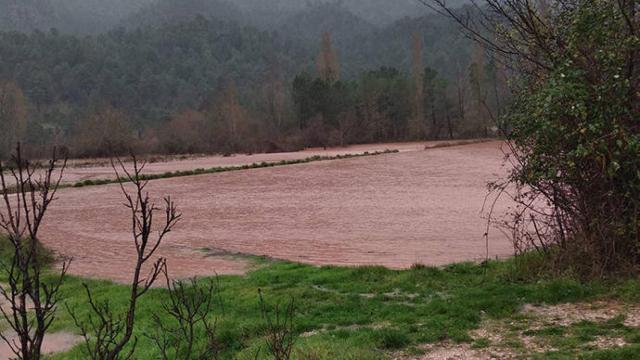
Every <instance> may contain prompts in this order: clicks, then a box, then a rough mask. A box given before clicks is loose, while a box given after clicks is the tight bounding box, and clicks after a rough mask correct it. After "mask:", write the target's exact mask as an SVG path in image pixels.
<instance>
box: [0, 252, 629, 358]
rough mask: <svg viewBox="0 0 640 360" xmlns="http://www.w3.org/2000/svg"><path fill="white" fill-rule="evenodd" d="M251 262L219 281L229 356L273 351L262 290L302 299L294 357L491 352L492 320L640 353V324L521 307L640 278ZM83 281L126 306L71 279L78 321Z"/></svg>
mask: <svg viewBox="0 0 640 360" xmlns="http://www.w3.org/2000/svg"><path fill="white" fill-rule="evenodd" d="M0 244H2V242H0ZM1 249H2V247H0V250H1ZM8 254H9V252H8V251H7V250H6V249H5V250H3V251H1V252H0V258H2V259H5V261H6V259H7V257H8ZM251 259H253V260H252V261H254V262H255V263H256V265H257V266H256V267H255V269H254V270H253V271H251V272H249V273H248V274H247V275H245V276H221V277H219V278H218V279H217V281H218V282H219V292H218V294H217V295H218V297H217V300H216V306H215V310H214V311H213V312H212V313H211V318H212V319H217V329H218V334H217V336H218V341H219V342H220V343H221V344H222V346H223V352H222V358H223V359H255V358H256V357H255V354H256V353H257V352H258V351H260V354H261V356H260V357H258V358H260V359H267V358H268V357H266V348H265V333H266V325H265V324H264V322H263V320H262V318H261V313H260V306H259V302H258V291H259V290H261V291H262V293H263V294H264V297H265V299H266V301H267V303H268V304H269V305H270V306H271V307H273V306H275V304H283V305H284V304H286V303H288V301H290V299H291V298H294V299H295V304H296V309H297V311H296V316H295V332H296V334H297V335H301V336H300V337H299V338H298V339H297V341H296V344H295V351H294V354H295V358H296V359H389V358H391V356H392V355H393V354H394V353H397V352H398V351H404V352H407V353H420V351H421V350H420V345H423V344H427V343H438V342H441V341H449V342H452V343H456V342H459V343H469V344H470V346H471V347H472V348H473V349H485V348H488V347H491V346H494V345H495V344H492V341H491V340H490V339H487V338H476V339H475V340H474V339H473V338H472V336H471V334H470V332H471V331H472V330H474V329H477V328H478V327H479V326H480V325H481V323H482V322H483V321H487V320H488V321H496V322H501V323H503V324H509V325H508V326H507V327H506V328H507V330H506V331H505V336H504V341H503V344H501V345H500V346H506V347H510V348H513V349H515V351H516V352H522V351H526V350H527V349H526V346H524V344H523V343H522V342H521V341H520V339H518V338H517V337H514V336H510V333H517V332H521V333H524V334H525V335H527V336H531V337H535V338H536V339H537V340H540V341H543V342H545V343H548V344H550V345H551V346H552V347H553V349H554V350H553V351H552V352H549V353H546V354H539V357H540V358H552V359H573V358H576V356H577V355H579V357H582V358H587V359H618V358H621V359H624V358H628V359H632V358H638V357H639V356H640V329H636V328H631V327H627V326H625V325H624V318H622V317H618V318H614V319H611V320H608V321H603V322H588V321H582V322H578V323H574V324H572V325H569V326H560V325H557V324H555V325H554V324H550V325H549V326H547V327H544V328H536V329H529V328H528V324H529V322H528V318H527V316H525V315H523V314H522V313H521V312H520V309H521V307H522V306H523V305H524V304H536V305H541V304H556V303H566V302H579V301H580V302H582V301H595V300H606V299H612V300H617V301H619V302H623V303H627V304H636V303H640V283H638V281H637V280H636V279H628V280H620V281H617V282H612V281H608V282H588V283H585V282H579V281H576V280H573V279H571V278H548V279H545V278H539V279H528V278H527V277H526V276H520V275H519V274H518V271H519V270H518V268H516V267H515V266H514V264H515V262H514V261H513V260H506V261H493V262H489V263H486V264H482V265H478V264H471V263H461V264H453V265H450V266H446V267H442V268H434V267H426V266H414V267H412V268H411V269H408V270H401V271H400V270H389V269H386V268H383V267H373V266H370V267H355V268H343V267H331V266H326V267H314V266H308V265H302V264H297V263H289V262H282V261H272V260H268V259H264V258H251ZM1 277H2V276H0V278H1ZM518 279H520V280H518ZM209 280H211V279H201V281H209ZM0 281H1V279H0ZM83 283H87V284H88V285H89V286H90V287H91V289H92V291H93V292H94V295H95V297H96V299H98V300H100V301H104V300H109V301H110V302H111V305H112V307H113V309H114V311H115V312H123V311H124V309H125V308H126V306H127V299H128V292H129V290H128V287H127V286H124V285H118V284H114V283H112V282H109V281H97V280H89V279H82V278H77V277H68V278H67V280H66V282H65V284H64V286H63V288H62V293H61V297H62V298H63V299H64V300H63V301H62V304H61V305H63V304H65V303H66V304H67V305H69V306H70V307H71V308H73V309H74V310H75V311H76V313H77V315H78V316H79V317H80V318H82V319H87V318H88V316H89V314H90V311H89V306H88V304H87V298H86V295H85V292H84V289H83ZM165 299H166V290H164V289H152V290H151V291H150V292H149V293H148V294H147V295H146V296H145V297H143V298H142V299H141V302H140V303H139V308H138V312H137V328H136V332H135V335H136V336H137V337H138V347H137V351H136V356H135V358H137V359H154V358H158V355H159V354H158V352H157V350H156V349H155V347H154V345H153V344H152V342H151V340H150V339H149V338H147V337H146V336H145V334H150V333H152V332H153V330H154V329H155V325H154V323H153V321H152V316H153V314H161V313H162V311H163V310H162V304H163V302H164V301H165ZM51 331H53V332H55V331H70V332H76V331H77V330H76V328H75V326H74V325H73V321H72V319H71V317H70V315H69V314H68V313H67V311H66V310H65V307H64V306H60V307H59V309H58V311H57V317H56V320H55V321H54V323H53V325H52V328H51ZM602 335H607V336H611V337H619V338H624V339H625V340H626V342H627V343H628V344H629V345H628V346H626V347H624V348H621V349H610V350H598V349H596V348H594V347H592V346H589V343H590V342H591V341H593V340H594V339H595V338H596V337H598V336H602ZM83 350H84V348H83V346H82V345H80V346H77V347H76V348H74V349H72V350H71V351H70V352H68V353H64V354H56V355H54V356H52V357H50V358H51V359H84V358H86V355H84V354H83Z"/></svg>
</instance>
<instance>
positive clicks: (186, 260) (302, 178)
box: [41, 142, 511, 281]
mask: <svg viewBox="0 0 640 360" xmlns="http://www.w3.org/2000/svg"><path fill="white" fill-rule="evenodd" d="M500 147H501V143H499V142H490V143H482V144H474V145H466V146H457V147H449V148H437V149H431V150H428V151H406V152H403V153H397V154H388V155H381V156H376V157H366V158H357V159H347V160H336V161H328V162H317V163H308V164H302V165H291V166H284V167H278V168H264V169H255V170H247V171H234V172H228V173H220V174H212V175H200V176H190V177H183V178H174V179H165V180H156V181H152V182H151V183H150V184H149V187H148V189H149V191H151V193H152V194H158V195H159V194H162V195H171V196H172V198H173V199H174V200H175V201H176V203H177V204H179V206H180V209H181V210H182V212H183V213H184V221H183V222H182V223H180V225H179V226H178V228H177V229H176V231H175V232H174V233H172V234H171V236H170V237H169V238H168V239H167V241H166V243H165V244H164V246H163V247H162V248H161V251H160V252H161V255H162V256H165V257H167V258H168V261H169V266H170V267H171V272H172V274H174V275H176V276H180V277H185V276H191V275H209V274H212V273H214V272H217V273H241V272H242V271H243V270H244V269H245V268H246V265H247V264H246V262H245V261H243V260H239V259H233V258H229V257H227V256H206V254H205V252H203V251H201V250H200V249H203V248H210V249H218V250H224V251H227V252H231V253H248V254H256V255H268V256H272V257H276V258H282V259H288V260H293V261H300V262H305V263H310V264H337V265H365V264H368V265H370V264H377V265H384V266H388V267H392V268H405V267H408V266H411V265H412V264H414V263H418V262H419V263H424V264H430V265H441V264H445V263H450V262H454V261H463V260H474V259H480V258H482V257H483V256H484V254H485V242H484V240H483V234H484V232H485V225H486V222H485V220H484V219H483V218H482V216H481V214H480V211H481V209H482V205H483V202H484V198H485V194H486V183H487V182H488V181H491V180H495V179H496V178H497V176H498V175H500V174H502V173H503V172H504V169H503V168H502V167H501V164H502V159H503V154H502V152H501V150H500ZM506 205H507V204H506V203H504V202H503V203H499V204H498V211H503V210H504V209H505V207H506ZM49 215H50V216H49V218H48V219H47V221H46V223H45V227H44V228H43V231H42V232H41V233H42V234H43V241H44V242H45V245H46V246H48V247H50V248H52V249H54V250H55V251H57V252H59V253H62V254H65V255H67V256H71V257H73V258H74V263H73V265H72V267H71V273H73V274H76V275H83V276H92V277H103V278H110V279H114V280H118V281H128V280H129V276H130V275H129V272H130V268H131V264H132V262H133V258H132V257H131V256H130V254H131V247H132V243H131V240H130V234H129V233H128V218H127V213H126V209H124V208H123V207H122V196H121V194H120V193H119V192H118V189H117V187H116V186H114V185H107V186H96V187H88V188H81V189H71V188H69V189H64V190H62V191H61V192H60V194H59V201H58V202H57V203H56V204H55V206H53V207H52V208H51V212H50V214H49ZM509 254H511V246H510V244H509V243H508V241H506V239H505V238H503V237H501V236H500V234H499V232H498V231H494V232H493V238H492V242H491V246H490V255H491V256H498V255H509Z"/></svg>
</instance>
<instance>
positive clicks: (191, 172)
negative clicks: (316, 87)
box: [61, 149, 399, 188]
mask: <svg viewBox="0 0 640 360" xmlns="http://www.w3.org/2000/svg"><path fill="white" fill-rule="evenodd" d="M397 152H399V151H398V150H389V149H387V150H384V151H374V152H368V151H367V152H364V153H360V154H344V155H335V156H320V155H315V156H310V157H307V158H304V159H295V160H281V161H276V162H266V161H263V162H260V163H253V164H246V165H238V166H219V167H212V168H207V169H204V168H198V169H194V170H178V171H169V172H165V173H162V174H145V175H142V176H141V178H142V180H157V179H169V178H174V177H182V176H193V175H203V174H215V173H221V172H228V171H239V170H249V169H261V168H267V167H276V166H285V165H296V164H306V163H310V162H316V161H328V160H340V159H351V158H357V157H364V156H377V155H383V154H393V153H397ZM116 183H118V180H116V179H94V180H91V179H90V180H84V181H79V182H76V183H74V184H71V185H64V186H61V187H76V188H78V187H85V186H97V185H107V184H116Z"/></svg>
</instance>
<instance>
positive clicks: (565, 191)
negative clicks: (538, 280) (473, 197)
mask: <svg viewBox="0 0 640 360" xmlns="http://www.w3.org/2000/svg"><path fill="white" fill-rule="evenodd" d="M627 10H628V9H623V8H620V7H619V6H617V5H612V4H611V2H610V1H579V2H578V5H577V6H575V7H566V8H564V9H563V11H562V12H560V13H559V14H558V15H557V17H556V18H554V22H555V26H556V27H555V28H554V29H553V31H554V32H555V33H554V35H556V36H561V37H562V38H563V39H564V40H565V43H564V44H562V46H558V47H552V48H551V50H550V51H551V52H552V53H551V54H550V56H548V61H549V65H548V66H549V71H547V72H546V73H545V74H544V75H543V76H541V77H525V78H523V79H521V81H522V83H521V84H520V85H521V91H520V94H519V96H518V97H517V99H516V100H515V103H514V106H513V107H512V109H511V112H510V114H509V116H508V120H509V125H510V126H511V127H512V133H511V136H510V139H511V140H512V142H513V144H514V146H515V155H516V157H517V160H518V162H517V167H516V170H515V171H514V172H513V173H512V176H511V179H512V180H513V181H514V182H516V183H518V184H521V185H524V186H526V187H527V188H529V189H531V190H530V192H529V193H527V194H526V196H527V197H528V198H530V199H531V198H535V197H538V198H543V199H544V201H548V202H549V204H551V206H552V208H553V210H554V214H553V217H552V219H542V220H540V224H549V223H556V224H555V226H554V228H555V232H554V237H553V238H551V239H548V238H547V239H543V240H541V242H542V245H543V246H551V245H550V243H551V244H553V245H558V247H557V248H555V250H554V251H553V255H554V256H555V257H556V258H558V260H559V261H558V264H559V265H560V267H561V268H563V269H565V270H566V269H567V268H568V267H572V270H571V271H575V272H576V273H579V274H582V275H585V276H602V274H607V273H610V272H617V271H625V272H628V271H635V270H636V269H637V266H638V265H640V253H639V252H638V249H639V248H638V245H639V244H638V239H639V238H638V236H639V234H640V222H639V219H640V216H639V215H640V212H639V211H640V210H639V209H640V197H638V194H640V131H639V130H638V104H639V103H640V98H639V97H638V91H639V88H638V86H639V83H638V81H637V77H638V75H637V70H634V69H633V67H631V68H630V66H631V65H630V62H629V61H632V62H633V61H636V60H637V55H634V54H637V52H638V50H639V49H640V38H639V37H638V35H637V34H632V33H630V32H629V30H628V27H627V26H628V25H627V16H628V14H627V13H626V11H627ZM636 20H637V19H636ZM630 59H635V60H630ZM527 201H528V200H527ZM549 220H552V221H549ZM567 238H568V239H567ZM545 241H546V242H547V243H546V244H545V243H544V242H545Z"/></svg>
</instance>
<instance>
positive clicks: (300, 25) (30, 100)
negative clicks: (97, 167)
mask: <svg viewBox="0 0 640 360" xmlns="http://www.w3.org/2000/svg"><path fill="white" fill-rule="evenodd" d="M52 1H53V0H52ZM56 1H67V2H69V1H72V0H56ZM34 4H35V3H34ZM283 4H289V3H286V2H283ZM349 4H351V3H350V2H344V3H343V4H335V3H333V4H318V5H309V6H307V7H305V8H304V9H303V10H300V11H298V12H295V13H292V14H291V15H289V16H287V17H285V18H283V19H281V20H279V21H277V22H274V23H273V24H272V25H271V27H270V29H268V30H265V29H261V28H260V27H254V26H250V25H247V23H246V22H245V20H246V19H244V18H243V16H242V15H241V14H242V11H243V10H242V6H238V7H235V6H230V5H229V4H228V3H225V2H223V1H222V0H216V1H208V0H189V1H188V2H176V0H160V1H159V2H156V3H154V4H151V5H147V6H143V7H142V8H141V9H139V10H138V11H136V12H132V13H131V14H130V15H128V16H127V17H125V18H123V19H121V20H120V22H119V23H120V25H121V26H120V27H118V28H117V29H114V30H111V31H109V32H106V33H102V34H98V35H93V36H78V35H73V34H67V33H65V32H64V31H62V32H61V31H57V30H51V31H40V32H33V33H28V32H0V84H2V89H3V90H2V91H4V92H5V93H12V94H13V95H12V96H11V97H7V98H11V99H18V100H15V101H13V102H12V104H13V105H11V106H14V107H19V108H20V109H23V110H24V111H22V110H21V112H20V113H21V114H23V113H24V114H26V115H24V116H23V117H24V119H17V118H14V119H9V118H8V116H9V115H2V116H5V117H7V120H6V121H7V122H13V123H21V124H23V125H21V126H11V129H14V130H12V131H13V132H14V133H15V135H14V136H13V138H20V137H22V138H25V139H27V140H28V141H29V142H31V143H32V144H33V145H34V146H33V147H34V148H37V145H48V144H50V143H53V142H55V143H63V144H66V145H68V146H69V147H70V149H71V150H72V151H73V152H74V154H75V155H78V156H89V155H103V154H105V153H106V152H107V151H114V150H115V151H124V150H126V147H127V146H128V145H127V144H131V143H136V144H138V145H139V146H140V147H141V151H149V152H193V151H199V152H231V151H251V152H255V151H273V150H289V149H298V148H302V147H304V146H318V145H321V146H326V145H335V144H346V143H358V142H369V141H390V140H406V139H420V138H442V137H460V136H476V135H486V134H488V133H489V132H491V131H495V129H493V125H494V123H492V122H491V119H492V118H494V117H495V115H496V114H498V113H499V112H500V109H501V107H503V106H504V101H502V103H501V101H500V100H501V98H502V97H503V96H501V94H502V92H504V88H505V79H504V75H505V74H504V70H503V69H500V68H499V67H498V66H497V64H496V63H494V62H493V61H492V60H491V59H490V58H488V57H487V56H486V55H485V54H484V53H483V52H482V51H481V50H479V49H476V50H475V51H474V49H473V46H472V44H471V42H469V41H468V40H467V39H466V38H464V37H461V36H460V35H459V33H458V32H457V31H456V26H455V25H454V24H453V23H451V22H450V21H448V20H446V19H443V18H441V17H438V16H436V15H434V14H427V15H424V16H421V17H414V18H409V17H406V18H403V19H401V20H398V21H396V22H393V23H392V24H390V25H387V26H382V25H380V24H375V23H371V22H368V21H367V20H364V19H362V18H360V17H359V16H357V15H356V14H354V13H353V12H352V11H351V10H349V8H347V5H349ZM245 5H246V4H245ZM283 6H284V5H283ZM45 8H46V7H45V6H44V5H43V7H38V9H45ZM291 9H292V11H293V8H291ZM169 15H170V16H169ZM85 19H86V18H85ZM37 22H38V23H40V20H38V21H37ZM187 129H188V130H187ZM194 129H196V130H194ZM179 132H183V134H179ZM184 132H186V133H184ZM181 136H182V138H183V141H180V142H176V141H174V140H175V139H176V138H179V137H181ZM176 144H180V145H179V146H178V145H176ZM185 144H188V145H185Z"/></svg>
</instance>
